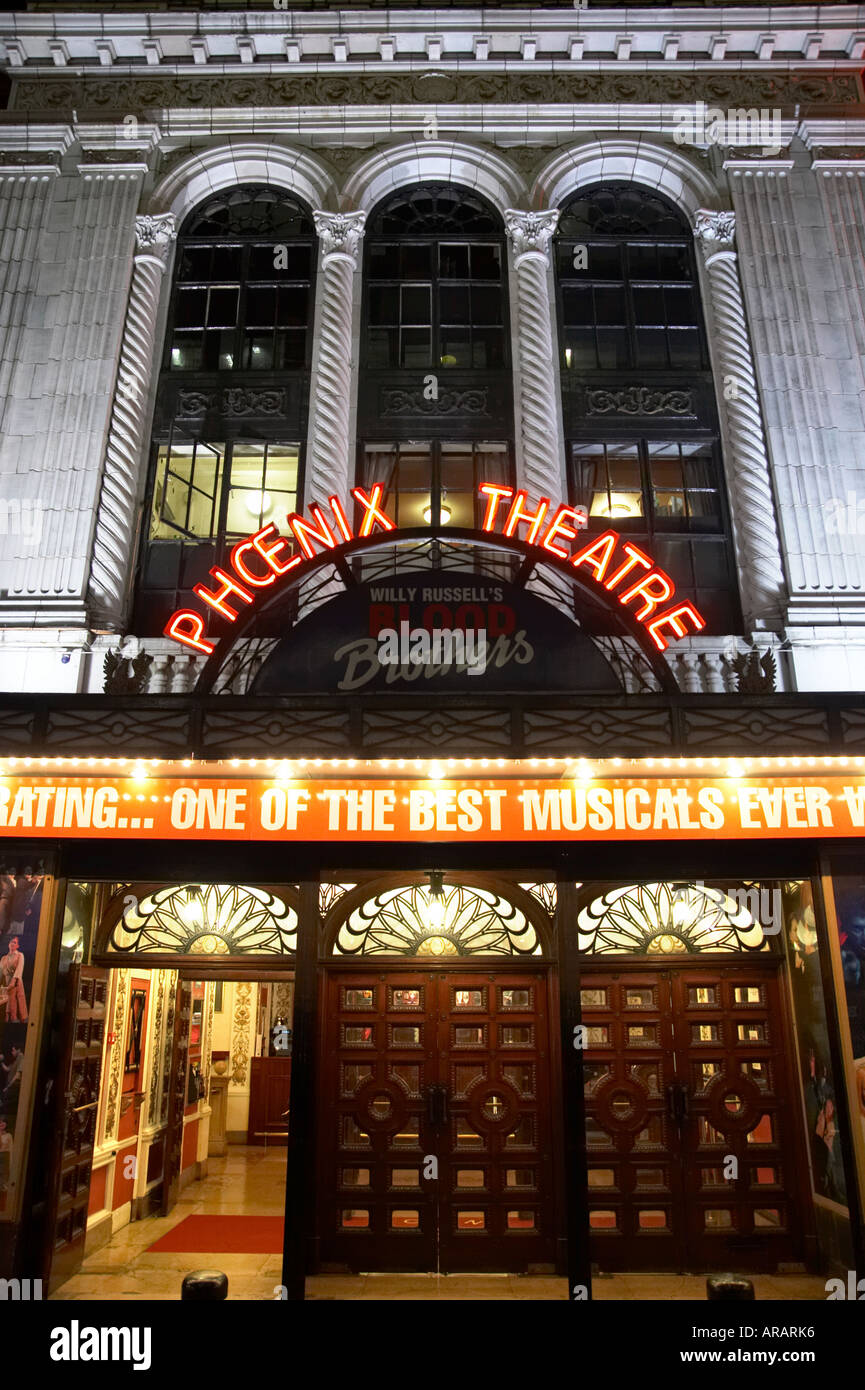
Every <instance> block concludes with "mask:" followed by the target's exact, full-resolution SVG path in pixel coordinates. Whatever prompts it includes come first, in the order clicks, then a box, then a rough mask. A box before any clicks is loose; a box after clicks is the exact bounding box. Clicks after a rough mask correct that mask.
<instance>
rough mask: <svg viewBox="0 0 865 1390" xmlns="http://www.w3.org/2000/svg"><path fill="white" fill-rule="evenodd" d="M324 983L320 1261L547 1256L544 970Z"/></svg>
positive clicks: (450, 1266) (362, 975)
mask: <svg viewBox="0 0 865 1390" xmlns="http://www.w3.org/2000/svg"><path fill="white" fill-rule="evenodd" d="M326 991H327V1000H326V1010H325V1017H326V1023H325V1039H324V1057H323V1064H322V1077H323V1093H322V1107H321V1123H320V1131H319V1155H320V1168H321V1170H322V1175H323V1181H322V1184H321V1192H322V1197H321V1201H320V1214H319V1226H320V1259H321V1262H322V1264H323V1265H333V1264H336V1265H348V1266H349V1267H351V1268H353V1269H373V1270H384V1269H389V1270H436V1269H439V1270H441V1271H442V1272H445V1273H446V1272H448V1271H450V1270H458V1269H473V1270H478V1271H481V1270H497V1271H499V1270H501V1271H504V1270H524V1269H526V1267H527V1266H528V1265H529V1264H536V1263H537V1264H544V1263H550V1264H551V1263H552V1261H553V1259H554V1237H555V1229H554V1228H555V1220H554V1215H553V1201H552V1152H551V1138H550V1113H549V1112H550V1099H549V1080H548V1062H549V1036H548V1029H549V1021H548V1018H547V1007H546V981H545V978H544V977H543V976H542V975H536V974H527V973H521V974H519V975H516V974H510V973H504V972H502V973H501V974H497V975H482V974H480V973H478V972H463V973H459V972H445V973H441V972H435V973H432V972H422V971H414V972H413V971H406V972H402V971H398V972H388V973H387V974H384V973H381V974H376V973H374V972H372V971H369V972H354V971H352V972H351V973H347V972H342V971H340V972H336V971H334V972H332V973H331V974H330V975H329V976H328V979H327V984H326Z"/></svg>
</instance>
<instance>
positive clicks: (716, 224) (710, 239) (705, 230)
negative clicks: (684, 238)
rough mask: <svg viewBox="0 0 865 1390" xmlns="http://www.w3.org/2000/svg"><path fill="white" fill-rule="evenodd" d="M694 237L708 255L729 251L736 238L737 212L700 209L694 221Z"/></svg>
mask: <svg viewBox="0 0 865 1390" xmlns="http://www.w3.org/2000/svg"><path fill="white" fill-rule="evenodd" d="M694 236H695V237H696V239H697V241H698V242H699V243H700V245H701V246H702V248H703V251H704V253H705V254H706V255H708V254H709V252H710V251H721V250H725V251H729V250H732V248H733V241H734V239H735V236H736V214H735V212H710V211H709V210H708V209H707V208H700V209H699V211H698V213H697V216H696V218H695V219H694Z"/></svg>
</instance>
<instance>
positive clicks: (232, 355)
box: [134, 185, 316, 635]
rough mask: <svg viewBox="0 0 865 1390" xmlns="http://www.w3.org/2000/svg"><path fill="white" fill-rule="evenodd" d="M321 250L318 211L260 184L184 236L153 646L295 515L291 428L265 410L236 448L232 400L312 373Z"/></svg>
mask: <svg viewBox="0 0 865 1390" xmlns="http://www.w3.org/2000/svg"><path fill="white" fill-rule="evenodd" d="M315 250H316V238H315V230H314V227H313V225H312V219H311V217H310V215H309V213H307V212H306V211H305V209H303V208H302V207H301V206H300V204H298V203H297V202H296V201H295V200H294V199H292V198H291V197H290V196H288V195H287V194H286V193H284V192H283V191H281V190H278V189H273V188H268V187H263V186H259V185H256V186H248V187H241V188H236V189H232V190H229V191H228V192H227V193H225V194H220V195H219V196H218V197H215V198H212V199H211V200H210V201H209V202H208V203H206V204H205V205H204V206H203V207H201V208H199V209H198V210H197V211H196V212H194V213H193V214H192V215H191V216H190V217H189V218H188V219H187V221H186V223H185V225H184V226H183V228H182V229H181V232H180V236H179V238H178V249H177V257H176V261H175V277H174V289H173V296H172V301H171V306H170V309H169V326H168V333H167V345H166V359H165V369H164V371H163V375H162V377H161V379H160V387H159V396H158V399H157V412H156V415H157V421H158V422H159V423H158V426H157V428H156V431H155V434H156V438H155V441H154V449H153V460H152V464H151V469H150V479H149V492H148V498H149V502H148V506H149V516H148V524H147V526H146V528H145V535H144V538H143V544H142V553H141V559H140V564H139V577H138V591H137V598H136V610H135V619H134V621H135V624H136V630H137V631H139V632H140V633H142V635H155V634H158V633H161V632H162V629H163V627H164V624H165V622H166V621H167V619H168V618H169V617H170V615H171V613H172V612H174V611H175V610H176V609H177V608H178V607H183V606H186V605H187V604H189V603H190V602H191V601H192V588H193V586H194V585H195V584H196V583H198V582H208V580H207V573H208V570H209V569H210V568H211V566H213V565H214V564H222V565H224V564H226V563H227V561H228V555H229V551H230V549H231V547H232V545H233V544H234V543H235V541H237V540H238V539H240V538H241V537H243V536H246V535H248V534H249V533H250V532H253V531H256V530H258V529H259V528H260V527H261V526H263V525H265V524H267V523H268V522H269V521H273V522H275V523H276V525H277V526H278V527H279V529H280V530H281V531H283V532H284V531H285V517H286V514H287V513H288V512H290V511H294V510H296V508H297V505H298V477H299V469H300V455H301V444H300V442H299V440H298V439H297V438H294V439H291V438H289V439H288V440H286V439H285V433H286V420H285V416H284V415H282V414H281V413H279V412H278V411H274V412H273V414H272V415H270V414H269V412H268V409H267V401H266V400H265V404H264V407H263V408H262V410H261V414H260V416H259V417H258V418H256V420H255V428H254V429H253V430H252V431H251V433H250V435H248V436H247V437H245V438H244V437H240V438H238V434H239V431H240V430H241V429H242V428H245V426H246V420H245V417H244V416H243V414H242V413H238V412H237V410H236V409H233V408H232V398H236V397H237V396H238V395H239V397H240V398H241V399H243V398H244V396H248V397H251V398H252V399H253V400H255V398H256V397H258V396H259V395H263V396H264V397H265V398H266V397H267V395H268V393H269V392H270V391H271V389H272V390H273V391H279V390H280V389H283V383H281V382H280V381H279V380H278V379H277V380H276V381H274V378H273V376H272V375H271V376H269V374H276V373H280V372H286V371H291V372H305V371H308V367H309V361H310V356H311V346H312V333H311V329H312V304H313V288H314V287H313V275H314V263H315V262H314V257H315ZM178 378H179V380H178ZM181 392H182V394H180V393H181ZM197 398H203V399H204V400H206V401H207V402H208V408H207V411H206V414H204V415H203V416H202V417H201V418H200V419H199V420H197V421H196V424H195V426H194V427H190V423H189V420H188V419H187V418H184V417H183V413H182V408H181V403H182V402H183V401H184V399H185V400H189V399H193V400H195V399H197ZM175 402H177V403H178V404H177V405H175V404H174V403H175ZM175 416H176V418H173V417H175ZM197 430H200V431H201V433H200V435H198V437H196V433H197Z"/></svg>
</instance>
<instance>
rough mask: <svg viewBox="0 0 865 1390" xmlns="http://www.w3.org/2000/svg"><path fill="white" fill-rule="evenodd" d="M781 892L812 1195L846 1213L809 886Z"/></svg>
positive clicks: (835, 1083) (790, 887)
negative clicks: (803, 1100)
mask: <svg viewBox="0 0 865 1390" xmlns="http://www.w3.org/2000/svg"><path fill="white" fill-rule="evenodd" d="M782 893H783V906H784V941H785V946H786V950H787V959H788V961H789V964H790V989H791V992H792V996H793V1016H794V1020H795V1024H796V1043H797V1058H796V1061H797V1064H798V1070H799V1079H800V1081H801V1083H802V1093H803V1096H804V1099H805V1116H806V1131H807V1138H808V1148H809V1157H810V1161H811V1162H810V1166H811V1184H812V1190H813V1193H814V1197H815V1200H818V1201H821V1200H822V1201H824V1202H831V1203H833V1204H835V1205H837V1206H839V1207H841V1208H843V1209H845V1210H846V1206H847V1184H846V1178H845V1174H844V1158H843V1154H842V1150H841V1133H840V1119H839V1116H838V1102H837V1097H838V1084H840V1083H839V1081H836V1077H835V1076H834V1074H833V1069H832V1058H831V1054H830V1051H829V1027H828V1023H827V1019H826V1005H825V1000H824V997H823V979H822V976H821V972H820V954H819V951H820V948H819V942H818V939H817V921H816V917H815V913H814V898H813V892H812V888H811V884H810V883H809V882H807V881H805V882H795V883H786V884H785V885H784V887H783V890H782Z"/></svg>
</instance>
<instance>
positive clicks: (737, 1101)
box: [581, 962, 805, 1271]
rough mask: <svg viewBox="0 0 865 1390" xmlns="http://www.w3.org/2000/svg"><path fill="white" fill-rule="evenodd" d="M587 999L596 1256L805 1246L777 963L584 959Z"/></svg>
mask: <svg viewBox="0 0 865 1390" xmlns="http://www.w3.org/2000/svg"><path fill="white" fill-rule="evenodd" d="M581 1010H582V1019H583V1024H584V1026H585V1027H586V1030H587V1032H586V1037H585V1041H586V1044H587V1048H586V1051H585V1054H584V1055H585V1062H584V1067H585V1072H584V1082H585V1112H586V1151H587V1159H588V1202H589V1221H590V1227H591V1234H592V1259H593V1261H595V1262H597V1264H598V1265H599V1266H600V1268H601V1269H605V1270H639V1269H646V1270H664V1269H670V1270H695V1271H697V1270H712V1269H715V1270H717V1269H721V1268H727V1267H730V1268H733V1269H737V1270H739V1271H761V1270H773V1269H774V1268H775V1266H776V1265H777V1263H778V1262H779V1261H799V1260H801V1259H802V1258H803V1236H802V1229H801V1224H800V1213H801V1200H800V1195H801V1194H800V1188H801V1180H802V1173H803V1172H804V1162H805V1160H804V1159H803V1158H802V1157H801V1156H800V1155H799V1156H798V1157H799V1159H800V1161H797V1155H798V1150H797V1145H798V1134H797V1132H796V1130H797V1126H796V1119H795V1114H796V1112H795V1107H794V1101H793V1097H794V1095H795V1090H794V1086H795V1081H794V1078H793V1077H792V1075H791V1071H790V1068H789V1066H788V1059H787V1055H786V1046H785V1043H786V1038H787V1036H788V1035H787V1032H786V1028H785V1022H784V1016H783V1010H782V1005H781V998H780V981H779V977H778V973H777V971H776V970H775V969H772V968H769V969H766V968H761V966H760V963H758V962H755V963H753V964H752V965H739V964H736V965H729V966H727V965H724V966H721V967H715V968H704V967H702V966H698V967H697V968H687V967H686V968H680V969H671V970H654V969H621V970H609V971H602V972H596V971H595V970H594V969H591V970H585V971H584V973H583V975H582V989H581Z"/></svg>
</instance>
